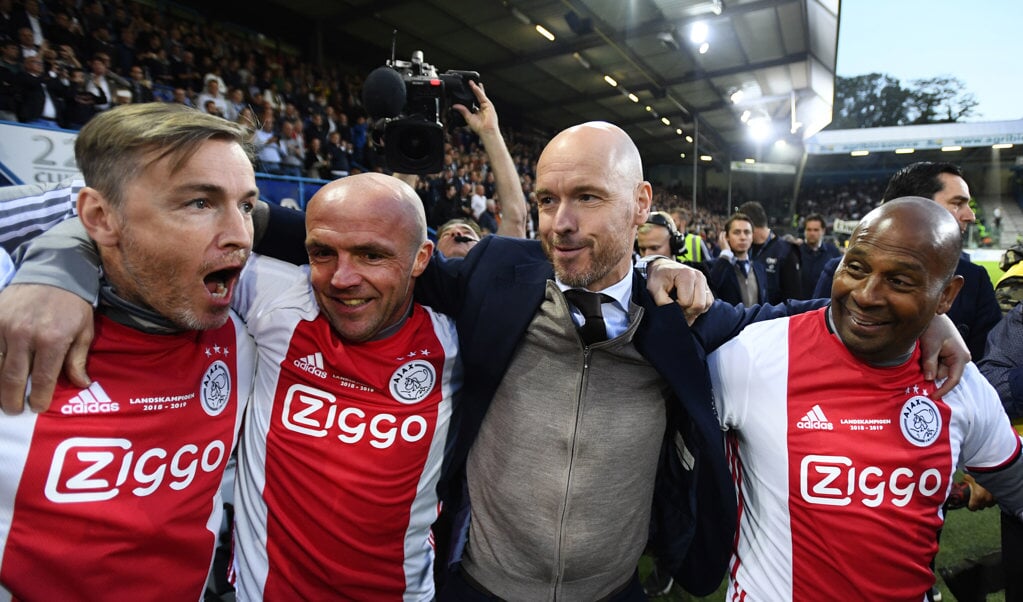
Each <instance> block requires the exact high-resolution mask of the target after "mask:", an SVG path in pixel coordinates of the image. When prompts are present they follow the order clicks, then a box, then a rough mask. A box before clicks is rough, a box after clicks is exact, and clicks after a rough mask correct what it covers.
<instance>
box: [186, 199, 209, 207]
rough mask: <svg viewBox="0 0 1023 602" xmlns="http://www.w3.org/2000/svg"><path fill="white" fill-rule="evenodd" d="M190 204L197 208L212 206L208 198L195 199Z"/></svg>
mask: <svg viewBox="0 0 1023 602" xmlns="http://www.w3.org/2000/svg"><path fill="white" fill-rule="evenodd" d="M188 204H189V205H191V206H192V207H195V208H196V209H205V208H207V207H209V206H210V202H209V201H208V200H206V199H193V200H191V201H189V202H188Z"/></svg>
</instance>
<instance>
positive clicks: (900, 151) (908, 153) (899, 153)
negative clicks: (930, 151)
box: [895, 148, 916, 155]
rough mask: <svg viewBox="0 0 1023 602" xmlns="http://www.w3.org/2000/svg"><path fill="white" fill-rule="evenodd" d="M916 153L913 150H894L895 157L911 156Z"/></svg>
mask: <svg viewBox="0 0 1023 602" xmlns="http://www.w3.org/2000/svg"><path fill="white" fill-rule="evenodd" d="M915 152H916V149H915V148H897V149H895V154H896V155H912V154H913V153H915Z"/></svg>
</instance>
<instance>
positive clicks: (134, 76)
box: [128, 65, 154, 104]
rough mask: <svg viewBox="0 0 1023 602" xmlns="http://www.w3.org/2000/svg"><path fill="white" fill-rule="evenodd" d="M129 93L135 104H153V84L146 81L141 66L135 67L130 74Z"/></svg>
mask: <svg viewBox="0 0 1023 602" xmlns="http://www.w3.org/2000/svg"><path fill="white" fill-rule="evenodd" d="M129 75H130V78H129V84H130V85H131V87H130V88H128V89H129V91H130V92H131V101H132V102H133V103H136V104H137V103H140V102H153V100H154V98H153V82H151V81H149V80H148V79H146V74H145V71H143V70H142V66H141V65H134V66H133V67H132V68H131V71H130V73H129Z"/></svg>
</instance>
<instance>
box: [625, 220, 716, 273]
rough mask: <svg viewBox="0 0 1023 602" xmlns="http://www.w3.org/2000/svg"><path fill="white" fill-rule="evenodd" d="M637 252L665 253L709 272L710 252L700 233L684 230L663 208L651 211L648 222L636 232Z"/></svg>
mask: <svg viewBox="0 0 1023 602" xmlns="http://www.w3.org/2000/svg"><path fill="white" fill-rule="evenodd" d="M636 253H638V254H639V256H640V257H646V256H648V255H663V256H664V257H671V258H672V259H674V260H675V261H678V262H680V263H684V264H686V265H688V266H690V267H694V268H696V269H698V270H700V271H702V272H704V273H705V274H706V273H707V262H708V261H709V260H710V253H709V252H708V251H707V247H706V245H705V244H704V242H703V239H701V238H700V237H699V236H697V235H695V234H684V233H682V232H680V231H679V230H678V228H676V227H675V221H674V220H673V219H671V216H670V215H669V214H667V213H665V212H663V211H651V212H650V216H649V217H648V218H647V220H646V223H645V224H643V225H642V226H640V227H639V230H638V231H637V233H636Z"/></svg>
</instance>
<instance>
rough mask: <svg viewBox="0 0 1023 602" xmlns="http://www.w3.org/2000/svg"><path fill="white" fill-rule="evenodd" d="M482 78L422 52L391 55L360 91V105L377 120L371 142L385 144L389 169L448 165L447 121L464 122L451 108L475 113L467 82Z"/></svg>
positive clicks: (430, 169) (432, 169)
mask: <svg viewBox="0 0 1023 602" xmlns="http://www.w3.org/2000/svg"><path fill="white" fill-rule="evenodd" d="M470 80H472V81H475V82H477V83H478V82H479V81H480V74H479V73H477V72H475V71H445V72H444V73H440V74H438V73H437V69H436V67H434V66H433V65H431V64H429V63H427V62H425V61H424V60H423V51H422V50H416V51H415V52H413V53H412V60H410V61H403V60H396V59H393V58H392V59H390V60H388V61H387V63H386V66H384V67H377V68H376V69H374V70H373V71H372V72H371V73H370V74H369V76H367V77H366V82H365V84H364V85H363V89H362V103H363V106H365V108H366V111H367V112H368V113H369V116H370V117H371V118H372V119H373V120H374V121H373V123H372V125H371V134H372V135H371V140H372V141H373V143H374V144H375V145H376V146H382V147H383V149H384V156H385V157H386V159H387V165H388V167H389V168H390V169H391V170H393V171H397V172H402V173H413V174H430V173H437V172H439V171H440V170H441V169H442V168H443V165H444V124H445V122H447V123H448V124H450V125H452V126H461V125H465V120H464V119H462V116H461V115H460V114H459V113H458V112H457V111H455V110H453V109H452V108H451V106H452V105H454V104H461V105H464V106H465V107H467V108H468V109H469V110H470V111H473V112H475V111H476V110H477V109H478V108H479V107H478V105H477V103H476V96H475V95H474V94H473V92H472V89H470V88H469V81H470Z"/></svg>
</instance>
